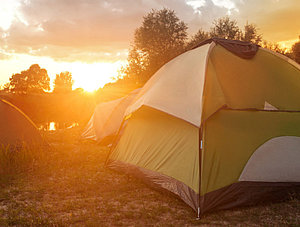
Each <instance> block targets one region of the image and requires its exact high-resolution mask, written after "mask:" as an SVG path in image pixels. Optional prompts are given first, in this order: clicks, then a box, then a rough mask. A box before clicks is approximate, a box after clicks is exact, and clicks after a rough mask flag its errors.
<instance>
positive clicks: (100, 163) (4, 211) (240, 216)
mask: <svg viewBox="0 0 300 227" xmlns="http://www.w3.org/2000/svg"><path fill="white" fill-rule="evenodd" d="M77 135H78V132H76V131H75V132H74V131H71V132H55V133H50V134H48V135H47V138H48V140H49V142H50V143H51V144H52V145H53V147H54V151H53V152H51V153H46V154H44V155H43V156H42V157H43V158H40V159H39V161H38V162H39V165H36V166H35V167H34V168H30V169H29V170H28V169H26V168H25V169H24V170H26V171H23V172H22V171H19V172H15V173H14V174H13V177H8V178H7V177H4V176H3V174H2V175H1V176H0V177H1V178H0V179H2V181H0V186H1V188H0V226H199V225H201V226H299V225H300V201H299V195H294V196H291V199H290V200H289V201H287V202H283V203H273V204H265V205H259V206H256V207H248V208H237V209H233V210H226V211H219V212H215V213H209V214H206V215H204V216H203V218H202V219H201V220H196V218H195V217H196V214H195V212H194V211H193V210H192V209H191V208H189V207H188V206H187V205H186V204H184V203H183V202H182V201H181V200H178V199H176V198H174V197H173V196H170V195H169V194H164V193H162V192H158V191H155V190H153V189H151V188H149V187H147V186H146V185H144V184H143V183H142V182H140V181H139V180H137V179H135V178H132V177H130V176H127V175H124V174H120V173H116V172H113V171H111V170H109V169H107V168H106V167H105V166H104V162H105V159H106V156H107V154H108V148H107V147H104V146H98V145H96V144H92V143H87V144H82V143H81V144H80V143H77V142H76V136H77ZM3 178H5V180H3ZM1 182H2V183H1Z"/></svg>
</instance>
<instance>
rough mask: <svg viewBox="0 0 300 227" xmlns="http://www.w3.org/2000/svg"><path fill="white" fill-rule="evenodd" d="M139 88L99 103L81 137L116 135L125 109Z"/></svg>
mask: <svg viewBox="0 0 300 227" xmlns="http://www.w3.org/2000/svg"><path fill="white" fill-rule="evenodd" d="M139 90H140V89H136V90H134V91H132V92H131V93H129V94H128V95H127V96H125V97H123V98H120V99H116V100H113V101H110V102H105V103H100V104H98V105H97V106H96V108H95V111H94V113H93V115H92V117H91V119H90V120H89V122H88V124H87V126H86V127H85V129H84V131H83V133H82V135H81V137H82V138H83V139H91V140H95V141H101V140H103V139H104V138H105V137H107V136H110V135H115V134H116V133H117V132H118V130H119V128H120V126H121V124H122V121H123V116H124V112H125V110H126V109H127V107H128V106H129V105H130V104H131V102H132V100H133V99H134V98H135V96H136V95H137V93H138V92H139Z"/></svg>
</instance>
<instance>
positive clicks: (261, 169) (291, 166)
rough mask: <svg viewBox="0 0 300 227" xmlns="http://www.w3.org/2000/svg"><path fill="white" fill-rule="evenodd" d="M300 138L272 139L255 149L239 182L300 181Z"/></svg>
mask: <svg viewBox="0 0 300 227" xmlns="http://www.w3.org/2000/svg"><path fill="white" fill-rule="evenodd" d="M299 147H300V137H298V136H278V137H274V138H272V139H270V140H268V141H267V142H265V143H264V144H263V145H261V146H260V147H259V148H257V149H256V150H255V151H254V153H253V155H252V156H251V158H250V159H249V160H248V162H247V164H246V166H245V167H244V169H243V172H242V173H241V175H240V177H239V181H262V182H266V181H267V182H297V181H298V180H299V179H300V165H299V160H300V152H299Z"/></svg>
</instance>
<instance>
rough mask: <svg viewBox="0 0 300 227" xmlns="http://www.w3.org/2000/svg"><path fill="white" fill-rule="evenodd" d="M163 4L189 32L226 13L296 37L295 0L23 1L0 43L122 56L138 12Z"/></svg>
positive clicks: (68, 54)
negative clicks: (186, 26) (173, 12)
mask: <svg viewBox="0 0 300 227" xmlns="http://www.w3.org/2000/svg"><path fill="white" fill-rule="evenodd" d="M197 1H198V2H199V3H200V4H197ZM187 2H194V3H193V4H187ZM164 7H166V8H170V9H172V10H175V12H176V14H177V15H178V17H179V18H180V19H181V20H183V21H185V22H186V23H187V24H188V26H189V27H190V29H189V32H190V33H191V34H193V33H194V32H196V31H197V30H198V29H199V28H202V29H205V30H209V28H210V27H211V26H212V23H213V21H214V20H215V19H218V18H220V17H223V16H225V15H227V14H229V13H230V14H231V16H232V18H235V19H237V20H238V22H239V25H240V26H243V25H244V24H245V23H246V22H247V21H248V22H249V23H255V24H256V25H257V26H258V28H260V32H261V33H263V36H264V38H266V39H269V40H270V41H282V40H284V39H295V38H297V37H298V35H299V33H300V30H299V28H300V20H296V18H297V17H298V12H299V11H300V4H299V1H298V0H284V1H283V0H264V1H261V0H251V1H245V0H186V1H184V0H147V1H145V0H126V1H124V0H106V1H105V0H26V1H24V0H22V1H20V2H19V4H18V8H17V11H18V12H17V13H16V15H18V16H17V17H16V18H15V19H14V20H13V21H12V23H11V25H10V27H9V28H7V29H5V30H3V29H2V30H1V29H0V37H2V38H1V39H0V44H1V46H2V47H3V49H4V50H5V51H6V52H8V53H26V54H30V55H35V56H49V57H51V58H53V59H56V60H57V61H75V60H80V61H86V62H94V61H101V60H105V61H115V60H116V59H120V58H122V59H126V57H127V55H126V51H127V49H128V48H129V46H130V42H131V41H132V39H133V34H134V31H135V29H136V28H137V27H139V26H140V25H141V23H142V20H143V16H144V15H146V14H147V13H148V12H149V11H150V10H151V9H162V8H164ZM295 36H296V37H295Z"/></svg>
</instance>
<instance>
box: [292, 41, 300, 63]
mask: <svg viewBox="0 0 300 227" xmlns="http://www.w3.org/2000/svg"><path fill="white" fill-rule="evenodd" d="M292 56H293V59H294V60H295V61H296V62H298V63H299V64H300V36H299V41H298V42H296V43H295V44H294V45H293V46H292Z"/></svg>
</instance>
